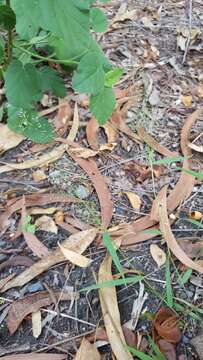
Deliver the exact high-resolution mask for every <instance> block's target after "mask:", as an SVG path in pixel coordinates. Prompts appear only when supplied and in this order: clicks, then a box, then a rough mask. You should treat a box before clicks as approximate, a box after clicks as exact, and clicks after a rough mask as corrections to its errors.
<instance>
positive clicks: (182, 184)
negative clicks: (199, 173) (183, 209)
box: [167, 159, 195, 213]
mask: <svg viewBox="0 0 203 360" xmlns="http://www.w3.org/2000/svg"><path fill="white" fill-rule="evenodd" d="M190 164H191V161H190V160H189V159H185V160H184V161H183V167H182V168H183V169H184V170H190V169H191V166H190ZM194 184H195V177H194V176H192V175H190V174H188V173H186V172H185V171H182V172H181V175H180V178H179V180H178V182H177V184H176V185H175V187H174V188H173V190H172V191H171V192H170V194H169V196H168V198H167V207H168V211H169V213H171V212H173V211H174V210H175V209H176V208H177V207H178V206H179V204H182V202H183V201H185V200H186V199H187V198H188V197H189V196H190V194H191V193H192V190H193V187H194Z"/></svg>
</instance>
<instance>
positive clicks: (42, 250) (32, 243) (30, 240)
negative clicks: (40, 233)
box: [21, 195, 49, 258]
mask: <svg viewBox="0 0 203 360" xmlns="http://www.w3.org/2000/svg"><path fill="white" fill-rule="evenodd" d="M26 216H27V213H26V207H25V196H24V195H23V203H22V212H21V224H22V233H23V236H24V239H25V242H26V243H27V245H28V247H29V248H30V250H32V252H33V253H34V255H37V256H38V257H40V258H41V257H44V256H47V255H48V253H49V250H48V248H47V247H46V246H45V245H44V244H42V243H41V241H40V240H39V239H38V238H37V237H36V236H35V235H34V234H33V233H31V232H28V231H26V230H24V228H23V224H25V223H26Z"/></svg>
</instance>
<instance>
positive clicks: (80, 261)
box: [58, 243, 92, 267]
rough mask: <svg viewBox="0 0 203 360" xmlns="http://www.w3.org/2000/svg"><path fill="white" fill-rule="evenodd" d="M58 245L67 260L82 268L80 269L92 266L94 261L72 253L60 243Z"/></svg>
mask: <svg viewBox="0 0 203 360" xmlns="http://www.w3.org/2000/svg"><path fill="white" fill-rule="evenodd" d="M58 245H59V247H60V249H61V251H62V253H63V255H64V256H65V258H66V259H67V260H69V261H70V262H71V263H72V264H74V265H77V266H80V267H87V266H89V265H90V264H91V262H92V261H91V260H90V259H88V258H86V257H85V256H83V255H80V254H78V253H77V252H75V251H71V250H69V249H67V248H66V247H65V246H63V245H61V244H59V243H58Z"/></svg>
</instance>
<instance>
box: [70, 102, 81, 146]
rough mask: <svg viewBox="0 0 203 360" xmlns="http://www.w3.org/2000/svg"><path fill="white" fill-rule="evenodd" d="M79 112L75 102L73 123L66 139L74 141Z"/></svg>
mask: <svg viewBox="0 0 203 360" xmlns="http://www.w3.org/2000/svg"><path fill="white" fill-rule="evenodd" d="M79 124H80V123H79V112H78V105H77V103H75V108H74V114H73V123H72V126H71V129H70V132H69V134H68V137H67V140H70V141H74V140H75V138H76V135H77V132H78V129H79Z"/></svg>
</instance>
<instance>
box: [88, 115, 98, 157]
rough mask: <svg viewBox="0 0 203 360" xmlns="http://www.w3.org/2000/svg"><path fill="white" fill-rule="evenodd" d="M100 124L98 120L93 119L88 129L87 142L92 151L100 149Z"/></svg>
mask: <svg viewBox="0 0 203 360" xmlns="http://www.w3.org/2000/svg"><path fill="white" fill-rule="evenodd" d="M99 128H100V127H99V124H98V122H97V120H96V119H94V118H91V119H90V120H89V121H88V123H87V127H86V136H87V141H88V144H89V146H90V147H91V149H93V150H98V149H99V145H100V144H99V139H98V133H99Z"/></svg>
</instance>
